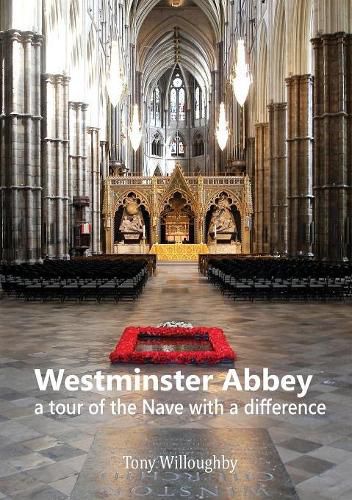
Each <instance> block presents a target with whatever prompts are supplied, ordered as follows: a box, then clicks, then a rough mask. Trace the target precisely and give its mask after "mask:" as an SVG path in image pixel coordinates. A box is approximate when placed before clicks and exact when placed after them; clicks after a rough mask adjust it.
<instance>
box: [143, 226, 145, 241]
mask: <svg viewBox="0 0 352 500" xmlns="http://www.w3.org/2000/svg"><path fill="white" fill-rule="evenodd" d="M143 239H144V240H145V226H143Z"/></svg>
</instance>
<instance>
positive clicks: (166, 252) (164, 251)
mask: <svg viewBox="0 0 352 500" xmlns="http://www.w3.org/2000/svg"><path fill="white" fill-rule="evenodd" d="M150 253H151V254H154V255H156V256H157V260H159V261H164V262H165V261H192V262H198V256H199V254H207V253H209V252H208V247H207V245H205V244H204V243H199V244H185V243H174V244H171V245H169V244H164V245H163V244H158V243H157V244H155V245H153V246H152V248H151V250H150Z"/></svg>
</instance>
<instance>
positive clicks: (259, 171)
mask: <svg viewBox="0 0 352 500" xmlns="http://www.w3.org/2000/svg"><path fill="white" fill-rule="evenodd" d="M269 155H270V147H269V124H268V123H257V124H256V126H255V158H256V161H255V191H254V192H255V200H254V207H255V212H254V227H255V232H254V252H255V253H270V222H271V220H270V219H271V217H270V211H271V176H270V156H269Z"/></svg>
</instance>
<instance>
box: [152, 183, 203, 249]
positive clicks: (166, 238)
mask: <svg viewBox="0 0 352 500" xmlns="http://www.w3.org/2000/svg"><path fill="white" fill-rule="evenodd" d="M194 220H195V214H194V211H193V209H192V207H191V205H190V203H189V202H188V201H187V199H186V198H185V197H184V196H183V195H182V193H180V192H178V191H176V192H175V193H174V194H173V195H172V196H171V197H170V198H169V199H168V201H167V202H166V203H165V205H164V208H163V210H162V212H161V214H160V243H182V242H183V243H194V242H195V234H194Z"/></svg>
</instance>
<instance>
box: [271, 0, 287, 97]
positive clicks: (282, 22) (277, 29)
mask: <svg viewBox="0 0 352 500" xmlns="http://www.w3.org/2000/svg"><path fill="white" fill-rule="evenodd" d="M272 43H273V66H272V96H271V97H272V99H273V101H274V102H286V84H285V78H286V77H287V64H286V54H287V49H286V11H285V2H284V0H278V2H277V5H276V11H275V17H274V37H273V42H272Z"/></svg>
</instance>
